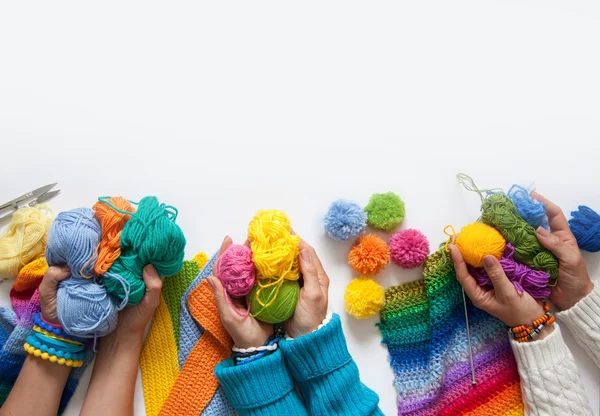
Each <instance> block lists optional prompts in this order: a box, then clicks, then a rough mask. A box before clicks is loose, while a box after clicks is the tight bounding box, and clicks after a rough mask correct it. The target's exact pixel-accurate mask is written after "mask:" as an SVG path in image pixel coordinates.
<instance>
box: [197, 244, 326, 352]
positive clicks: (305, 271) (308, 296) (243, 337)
mask: <svg viewBox="0 0 600 416" xmlns="http://www.w3.org/2000/svg"><path fill="white" fill-rule="evenodd" d="M231 244H232V241H231V238H229V237H225V240H223V244H222V245H221V249H220V251H219V254H218V256H221V254H222V253H223V252H224V251H225V249H227V247H229V246H230V245H231ZM298 249H299V251H300V255H299V258H298V261H299V265H300V271H301V272H302V277H303V279H304V286H303V287H302V289H300V297H299V299H298V303H297V305H296V310H295V312H294V315H293V316H292V317H291V318H290V319H289V320H288V321H287V322H285V324H284V326H285V329H286V331H287V334H288V335H289V336H291V337H293V338H298V337H301V336H302V335H306V334H308V333H310V332H312V331H314V330H315V329H317V328H318V326H319V325H320V324H321V323H322V322H323V319H325V316H326V315H327V303H328V299H329V297H328V291H329V278H328V277H327V274H326V273H325V270H324V269H323V265H322V264H321V261H320V260H319V257H318V256H317V253H316V252H315V249H314V248H312V247H311V246H309V245H308V244H307V243H306V242H305V241H304V240H300V244H299V246H298ZM208 282H209V284H210V285H211V287H212V289H213V294H214V296H215V301H216V303H217V307H218V308H219V314H220V315H221V322H222V323H223V326H224V327H225V329H226V330H227V332H229V335H231V338H232V339H233V342H234V343H235V345H236V346H237V347H239V348H250V347H259V346H261V345H263V344H264V343H265V341H266V340H267V339H268V338H269V337H270V336H271V335H273V325H271V324H267V323H265V322H261V321H259V320H257V319H255V318H253V317H252V316H250V315H248V316H247V317H245V318H243V317H242V316H240V314H237V313H236V312H235V311H233V310H232V309H231V306H230V305H229V303H227V301H226V299H225V292H224V289H223V285H222V284H221V281H220V280H219V279H218V278H216V277H214V276H210V277H209V278H208ZM231 303H232V304H233V307H235V308H237V309H238V311H240V312H244V311H245V306H244V305H243V304H242V303H240V302H239V301H237V300H235V299H232V300H231Z"/></svg>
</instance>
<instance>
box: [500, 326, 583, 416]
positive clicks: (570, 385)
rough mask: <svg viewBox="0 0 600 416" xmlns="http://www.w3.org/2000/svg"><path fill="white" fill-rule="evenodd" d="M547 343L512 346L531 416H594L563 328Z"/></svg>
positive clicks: (525, 402) (527, 411)
mask: <svg viewBox="0 0 600 416" xmlns="http://www.w3.org/2000/svg"><path fill="white" fill-rule="evenodd" d="M553 327H554V328H553V329H554V331H553V332H552V333H548V334H547V335H546V336H545V338H544V339H541V340H538V341H532V342H524V343H518V342H516V341H514V340H512V339H511V345H512V349H513V352H514V354H515V358H516V360H517V365H518V368H519V375H520V377H521V391H522V393H523V401H524V404H525V414H527V415H565V414H576V415H592V411H591V409H590V405H589V402H588V398H587V395H586V393H585V390H584V388H583V385H582V383H581V380H580V379H579V372H578V370H577V366H576V365H575V360H574V358H573V355H572V354H571V351H569V348H568V347H567V345H566V344H565V342H564V340H563V338H562V334H561V332H560V327H559V326H558V325H556V324H555V325H553Z"/></svg>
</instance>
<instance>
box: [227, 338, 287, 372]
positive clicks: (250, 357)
mask: <svg viewBox="0 0 600 416" xmlns="http://www.w3.org/2000/svg"><path fill="white" fill-rule="evenodd" d="M280 340H281V337H279V336H277V335H273V336H271V337H269V339H268V340H267V342H266V343H265V345H263V346H261V347H252V348H248V349H243V348H235V349H234V352H233V361H234V363H235V365H242V364H248V363H251V362H253V361H256V360H258V359H260V358H262V357H264V356H266V355H269V354H271V353H272V352H274V351H275V350H277V347H278V345H279V344H278V343H279V341H280ZM236 350H237V351H236Z"/></svg>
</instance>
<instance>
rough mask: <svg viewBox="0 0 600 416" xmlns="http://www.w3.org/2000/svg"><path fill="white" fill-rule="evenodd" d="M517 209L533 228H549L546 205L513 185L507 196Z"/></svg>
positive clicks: (526, 191)
mask: <svg viewBox="0 0 600 416" xmlns="http://www.w3.org/2000/svg"><path fill="white" fill-rule="evenodd" d="M507 195H508V196H509V197H510V199H512V201H513V202H514V204H515V207H517V210H518V211H519V215H520V216H521V218H523V219H524V220H525V221H526V222H527V223H528V224H529V225H531V226H532V227H533V228H538V227H544V228H546V229H547V228H548V218H547V217H546V205H545V204H544V203H542V202H539V201H536V200H535V199H533V198H532V197H531V195H530V192H529V191H528V190H527V189H525V188H523V187H522V186H519V185H513V186H511V188H510V189H509V190H508V194H507Z"/></svg>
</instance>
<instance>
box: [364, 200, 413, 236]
mask: <svg viewBox="0 0 600 416" xmlns="http://www.w3.org/2000/svg"><path fill="white" fill-rule="evenodd" d="M365 212H366V213H367V222H368V223H369V225H370V226H371V227H373V228H377V229H379V230H384V231H391V230H393V229H394V228H396V227H397V226H399V225H400V224H401V223H402V220H403V219H404V215H405V213H406V211H405V210H404V202H403V201H402V199H400V197H399V196H398V195H396V194H395V193H393V192H388V193H385V194H373V196H371V199H369V203H368V204H367V206H366V207H365Z"/></svg>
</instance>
